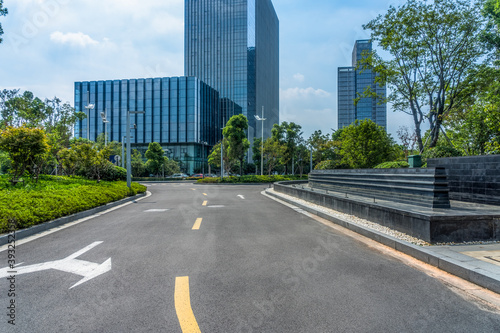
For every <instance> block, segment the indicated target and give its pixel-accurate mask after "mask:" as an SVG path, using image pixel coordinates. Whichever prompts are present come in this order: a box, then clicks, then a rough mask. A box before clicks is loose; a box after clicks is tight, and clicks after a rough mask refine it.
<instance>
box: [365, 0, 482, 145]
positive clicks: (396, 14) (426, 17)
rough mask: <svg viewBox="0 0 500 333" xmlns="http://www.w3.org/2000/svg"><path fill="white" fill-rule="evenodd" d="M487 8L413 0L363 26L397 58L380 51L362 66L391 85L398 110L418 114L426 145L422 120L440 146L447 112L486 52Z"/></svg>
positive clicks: (462, 1)
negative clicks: (482, 38)
mask: <svg viewBox="0 0 500 333" xmlns="http://www.w3.org/2000/svg"><path fill="white" fill-rule="evenodd" d="M481 9H482V0H472V1H469V0H435V1H425V0H408V1H407V3H406V4H404V5H403V6H400V7H398V8H394V7H392V6H391V7H390V8H389V10H388V12H387V13H386V14H385V15H379V16H378V17H377V18H376V19H374V20H372V21H370V22H369V23H368V24H366V25H364V26H363V28H365V29H369V30H371V31H372V33H371V36H372V39H373V40H375V41H377V42H379V44H380V46H381V47H382V49H383V50H385V51H388V52H389V53H390V54H391V55H392V56H393V59H392V60H389V61H385V60H382V59H381V58H380V57H379V56H377V54H376V52H374V53H372V54H371V55H370V54H368V55H366V57H365V60H363V61H361V62H360V64H359V68H361V69H371V70H374V71H375V72H376V73H377V74H378V76H377V78H376V80H377V82H378V83H380V84H383V83H387V84H388V85H389V87H390V90H391V91H392V93H391V94H390V95H389V97H388V101H390V102H392V103H393V108H394V110H396V111H402V112H405V113H408V114H410V115H411V116H412V117H413V120H414V123H415V133H416V135H417V142H418V146H419V149H420V151H423V150H424V143H423V142H422V135H421V129H420V127H421V123H422V122H423V121H424V119H427V120H428V121H429V123H430V128H431V136H430V142H429V147H434V146H435V145H436V144H437V140H438V139H439V134H440V131H441V125H442V122H443V119H444V117H445V116H446V115H447V114H448V113H449V112H451V111H452V110H454V109H455V108H457V107H459V106H460V104H461V103H462V97H463V94H462V91H463V90H464V89H466V87H467V83H466V80H465V79H466V77H467V74H468V73H470V72H471V71H473V70H474V69H476V68H477V66H478V62H479V60H480V59H481V57H483V56H484V54H485V48H484V46H483V44H482V43H480V41H479V34H480V33H481V31H482V29H483V27H484V19H483V18H482V17H481V15H480V14H481ZM366 95H368V96H372V97H373V92H370V91H367V92H366ZM378 97H380V98H382V97H383V96H378Z"/></svg>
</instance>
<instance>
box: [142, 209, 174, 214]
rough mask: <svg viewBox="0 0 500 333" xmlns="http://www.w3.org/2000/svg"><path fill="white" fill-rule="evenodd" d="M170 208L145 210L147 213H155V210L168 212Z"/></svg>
mask: <svg viewBox="0 0 500 333" xmlns="http://www.w3.org/2000/svg"><path fill="white" fill-rule="evenodd" d="M167 210H168V209H148V210H145V211H144V212H145V213H153V212H166V211H167Z"/></svg>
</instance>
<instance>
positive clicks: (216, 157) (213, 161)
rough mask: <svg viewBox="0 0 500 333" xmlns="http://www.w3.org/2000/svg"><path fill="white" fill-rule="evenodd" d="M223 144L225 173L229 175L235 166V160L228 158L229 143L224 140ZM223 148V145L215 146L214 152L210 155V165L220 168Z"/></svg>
mask: <svg viewBox="0 0 500 333" xmlns="http://www.w3.org/2000/svg"><path fill="white" fill-rule="evenodd" d="M222 143H223V144H224V156H223V162H224V171H225V172H226V173H228V172H229V171H230V170H231V169H232V167H233V164H234V160H230V159H229V157H228V149H227V146H228V143H227V140H226V139H225V138H224V139H223V140H222ZM220 148H221V143H220V142H218V143H217V144H216V145H215V146H213V148H212V151H211V152H210V155H208V164H210V165H213V166H215V167H216V168H220V167H221V165H220V150H221V149H220Z"/></svg>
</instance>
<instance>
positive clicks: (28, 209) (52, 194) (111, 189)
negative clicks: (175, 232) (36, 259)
mask: <svg viewBox="0 0 500 333" xmlns="http://www.w3.org/2000/svg"><path fill="white" fill-rule="evenodd" d="M3 178H5V176H0V180H2V181H0V232H7V231H8V229H9V226H8V223H9V221H15V223H16V224H17V228H18V229H22V228H27V227H30V226H33V225H36V224H39V223H42V222H46V221H50V220H53V219H56V218H59V217H62V216H66V215H70V214H74V213H77V212H81V211H84V210H87V209H90V208H94V207H98V206H101V205H104V204H106V203H109V202H112V201H116V200H120V199H123V198H125V197H127V196H130V195H135V194H136V193H142V192H145V191H146V187H145V186H144V185H141V184H137V183H132V190H131V191H130V190H129V188H128V187H127V183H126V182H124V181H119V182H107V181H101V182H100V183H96V182H95V181H90V180H87V179H84V178H81V177H57V176H41V177H40V179H39V182H38V183H33V182H30V181H29V180H26V184H25V185H24V186H23V185H21V184H17V185H16V186H12V185H10V184H9V183H6V182H4V181H3Z"/></svg>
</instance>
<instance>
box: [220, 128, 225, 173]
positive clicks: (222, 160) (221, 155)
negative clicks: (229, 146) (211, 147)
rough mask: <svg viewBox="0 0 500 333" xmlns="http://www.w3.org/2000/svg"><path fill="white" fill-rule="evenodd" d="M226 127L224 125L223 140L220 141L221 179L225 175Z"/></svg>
mask: <svg viewBox="0 0 500 333" xmlns="http://www.w3.org/2000/svg"><path fill="white" fill-rule="evenodd" d="M224 128H226V127H222V128H221V130H222V140H221V142H220V180H221V182H222V178H223V177H224Z"/></svg>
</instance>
